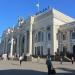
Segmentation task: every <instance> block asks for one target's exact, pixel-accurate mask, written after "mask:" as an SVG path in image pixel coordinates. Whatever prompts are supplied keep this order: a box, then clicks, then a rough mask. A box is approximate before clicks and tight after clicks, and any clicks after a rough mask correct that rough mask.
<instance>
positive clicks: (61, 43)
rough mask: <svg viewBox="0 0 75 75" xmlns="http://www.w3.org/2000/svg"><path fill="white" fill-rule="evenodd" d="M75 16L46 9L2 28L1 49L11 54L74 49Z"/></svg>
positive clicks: (37, 53) (42, 54)
mask: <svg viewBox="0 0 75 75" xmlns="http://www.w3.org/2000/svg"><path fill="white" fill-rule="evenodd" d="M74 21H75V19H73V18H71V17H69V16H67V15H64V14H63V13H61V12H59V11H57V10H55V9H50V8H49V9H47V10H45V11H43V12H40V13H39V14H36V15H33V16H30V17H29V18H28V19H26V20H25V19H24V18H23V17H19V19H18V22H17V24H16V25H15V26H14V27H12V28H8V29H6V30H5V31H4V32H3V35H2V39H1V53H2V54H8V56H9V57H13V56H21V55H25V56H26V55H28V56H32V55H34V56H36V55H38V56H46V55H48V54H50V55H55V52H57V51H58V50H59V51H63V52H65V51H66V52H67V51H68V52H70V53H75V22H74Z"/></svg>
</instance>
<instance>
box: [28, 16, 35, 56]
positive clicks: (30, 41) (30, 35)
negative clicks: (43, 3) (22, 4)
mask: <svg viewBox="0 0 75 75" xmlns="http://www.w3.org/2000/svg"><path fill="white" fill-rule="evenodd" d="M33 22H34V17H32V16H31V18H30V30H29V54H28V55H29V56H30V55H32V25H33Z"/></svg>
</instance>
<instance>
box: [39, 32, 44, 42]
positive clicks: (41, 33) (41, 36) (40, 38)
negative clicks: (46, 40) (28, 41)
mask: <svg viewBox="0 0 75 75" xmlns="http://www.w3.org/2000/svg"><path fill="white" fill-rule="evenodd" d="M41 41H43V32H42V31H39V32H38V42H41Z"/></svg>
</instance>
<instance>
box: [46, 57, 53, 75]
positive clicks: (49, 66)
mask: <svg viewBox="0 0 75 75" xmlns="http://www.w3.org/2000/svg"><path fill="white" fill-rule="evenodd" d="M46 64H47V68H48V75H50V74H51V67H52V63H51V58H49V57H47V60H46Z"/></svg>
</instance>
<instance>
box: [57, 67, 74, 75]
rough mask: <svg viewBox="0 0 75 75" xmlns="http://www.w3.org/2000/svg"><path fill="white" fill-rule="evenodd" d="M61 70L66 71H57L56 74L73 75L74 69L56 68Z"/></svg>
mask: <svg viewBox="0 0 75 75" xmlns="http://www.w3.org/2000/svg"><path fill="white" fill-rule="evenodd" d="M58 69H60V70H62V71H66V73H65V72H64V73H57V74H56V75H75V70H73V69H69V68H58Z"/></svg>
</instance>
